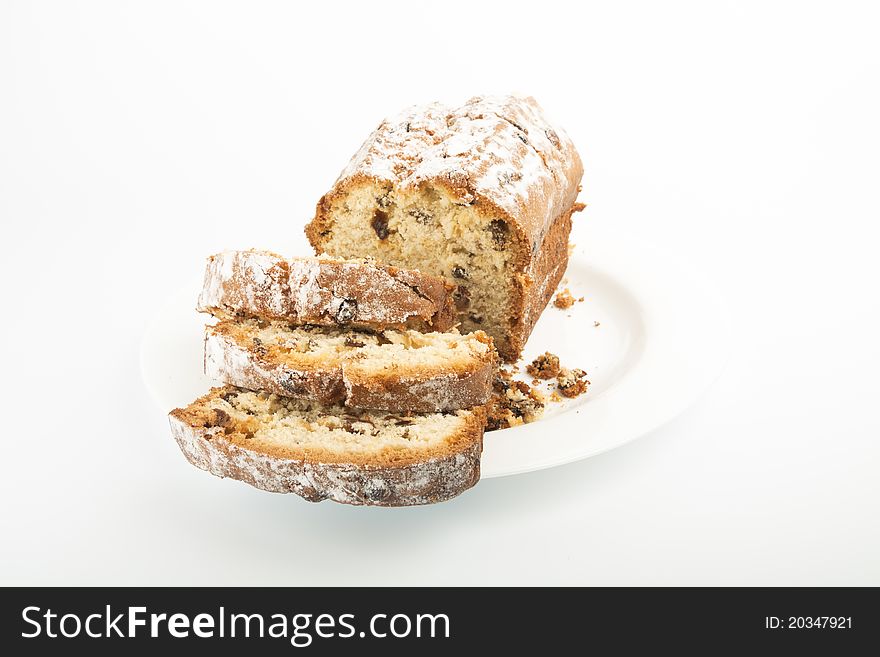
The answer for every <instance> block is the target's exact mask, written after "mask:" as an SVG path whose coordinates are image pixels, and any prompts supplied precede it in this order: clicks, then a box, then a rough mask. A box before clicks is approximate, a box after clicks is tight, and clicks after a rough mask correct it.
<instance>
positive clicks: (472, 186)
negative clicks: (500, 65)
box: [306, 96, 583, 361]
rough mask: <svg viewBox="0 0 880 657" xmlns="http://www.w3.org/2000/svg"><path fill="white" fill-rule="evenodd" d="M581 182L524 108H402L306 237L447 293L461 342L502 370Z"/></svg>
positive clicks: (534, 307)
mask: <svg viewBox="0 0 880 657" xmlns="http://www.w3.org/2000/svg"><path fill="white" fill-rule="evenodd" d="M582 174H583V168H582V165H581V160H580V157H579V156H578V153H577V151H576V150H575V148H574V145H573V144H572V142H571V140H570V139H569V138H568V136H567V135H566V134H565V132H563V131H562V130H561V129H560V128H559V127H557V126H554V125H552V124H551V123H549V122H548V120H547V119H546V118H545V116H544V114H543V112H542V110H541V108H540V107H539V106H538V104H537V102H535V100H534V99H532V98H521V97H514V96H506V97H499V98H493V97H478V98H473V99H471V100H469V101H468V102H467V103H465V104H464V105H462V106H460V107H447V106H444V105H441V104H438V103H435V104H431V105H426V106H420V107H414V108H411V109H408V110H406V111H404V112H403V113H401V114H400V115H398V116H396V117H394V118H391V119H387V120H385V121H383V122H382V124H381V125H380V126H379V127H378V128H377V129H376V131H375V132H373V134H371V135H370V136H369V137H368V138H367V140H366V142H365V143H364V144H363V146H362V147H361V149H360V150H359V151H358V152H357V153H356V154H355V155H354V157H353V158H352V160H351V162H350V163H349V165H348V166H347V167H346V168H345V169H344V170H343V172H342V174H341V175H340V176H339V178H338V179H337V181H336V183H335V184H334V186H333V188H332V189H331V190H330V191H329V192H328V193H327V194H325V195H324V197H323V198H321V200H320V201H319V203H318V205H317V209H316V213H315V217H314V218H313V220H312V221H311V222H310V223H309V224H308V226H307V227H306V235H307V236H308V238H309V241H310V242H311V243H312V246H313V247H314V248H315V250H316V252H318V253H326V254H331V255H334V256H341V257H347V258H351V257H372V258H375V259H376V260H378V261H381V262H384V263H388V264H390V265H394V266H397V267H408V268H413V269H418V270H420V271H422V272H426V273H429V274H435V275H438V276H443V277H444V278H446V279H448V280H449V281H450V282H454V283H455V284H457V285H458V286H459V287H458V290H457V291H456V294H455V296H456V307H457V310H458V314H459V320H460V322H461V330H462V332H469V331H474V330H477V329H482V330H484V331H485V332H486V333H488V334H489V335H490V336H492V338H494V340H495V345H496V347H497V348H498V351H499V352H500V354H501V355H502V357H503V358H504V359H505V360H507V361H513V360H515V359H516V358H517V357H518V356H519V354H520V352H521V350H522V348H523V345H524V344H525V342H526V340H527V339H528V337H529V333H530V332H531V330H532V328H533V327H534V325H535V322H536V321H537V320H538V317H539V315H540V314H541V312H542V311H543V309H544V307H545V306H546V304H547V302H548V301H549V299H550V297H551V296H552V294H553V291H554V289H555V288H556V286H557V284H558V282H559V280H560V279H561V277H562V275H563V273H564V271H565V268H566V265H567V262H568V237H569V232H570V230H571V215H572V213H573V212H574V211H575V210H578V209H580V208H582V207H583V206H582V205H580V204H578V203H577V195H578V191H579V186H580V181H581V176H582Z"/></svg>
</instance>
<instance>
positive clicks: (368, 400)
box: [204, 320, 498, 413]
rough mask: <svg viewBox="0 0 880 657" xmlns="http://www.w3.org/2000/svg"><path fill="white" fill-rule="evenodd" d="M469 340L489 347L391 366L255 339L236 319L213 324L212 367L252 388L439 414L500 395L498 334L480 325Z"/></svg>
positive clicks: (208, 352)
mask: <svg viewBox="0 0 880 657" xmlns="http://www.w3.org/2000/svg"><path fill="white" fill-rule="evenodd" d="M465 340H467V341H470V340H473V341H476V342H480V343H483V344H485V345H487V346H488V349H486V350H485V351H484V352H483V353H478V352H476V351H475V350H473V349H467V348H466V345H462V346H461V347H460V349H462V352H461V355H460V357H457V359H456V360H442V361H439V360H438V361H437V362H435V363H430V362H427V363H426V362H418V363H415V362H410V361H408V360H405V359H401V360H400V361H398V362H395V363H394V364H393V365H394V366H393V367H392V368H388V369H385V368H382V367H379V366H377V365H376V363H375V361H374V360H372V359H371V358H369V357H368V356H367V354H366V353H365V352H363V351H362V350H360V349H358V348H357V347H352V348H347V349H345V350H343V351H340V352H337V353H334V354H325V355H322V356H321V357H319V358H316V357H314V356H313V355H312V354H310V353H300V352H297V351H295V350H291V349H287V348H284V347H281V346H279V345H274V344H271V343H260V344H257V345H255V344H254V341H253V337H252V331H249V330H248V329H247V328H246V327H245V326H244V325H243V324H242V323H240V322H236V321H231V320H228V321H222V322H220V323H218V324H217V325H214V326H206V327H205V358H204V367H205V374H206V375H208V376H209V377H211V378H213V379H216V380H219V381H222V382H224V383H227V384H231V385H235V386H240V387H243V388H248V389H250V390H266V391H269V392H274V393H276V394H278V395H283V396H286V397H294V398H297V399H312V400H315V401H318V402H320V403H322V404H343V405H345V406H349V407H353V408H373V409H385V410H392V411H408V412H420V413H433V412H439V411H451V410H458V409H462V408H470V407H472V406H477V405H480V404H484V403H486V402H487V401H488V400H489V398H490V396H491V394H492V377H493V375H494V372H495V370H496V369H497V365H498V359H497V356H496V352H495V350H494V348H493V345H492V339H491V338H490V337H489V336H487V335H485V334H484V333H482V332H477V333H472V334H470V335H468V336H467V337H466V338H465ZM379 349H380V350H381V347H380V348H379ZM282 352H284V353H282Z"/></svg>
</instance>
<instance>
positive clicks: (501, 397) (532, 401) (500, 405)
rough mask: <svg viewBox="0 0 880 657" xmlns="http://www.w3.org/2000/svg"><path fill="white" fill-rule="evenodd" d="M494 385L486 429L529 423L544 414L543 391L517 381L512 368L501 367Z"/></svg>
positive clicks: (493, 429) (494, 429)
mask: <svg viewBox="0 0 880 657" xmlns="http://www.w3.org/2000/svg"><path fill="white" fill-rule="evenodd" d="M492 387H493V394H492V399H491V400H490V402H489V415H488V419H487V423H486V431H497V430H498V429H507V428H509V427H515V426H519V425H521V424H528V423H530V422H534V421H535V420H537V419H539V418H540V417H541V415H543V413H544V402H545V397H544V395H543V393H541V391H540V390H538V389H537V388H533V387H532V386H530V385H529V384H528V383H526V382H524V381H516V380H515V379H514V378H513V373H512V372H511V371H510V370H507V369H505V368H501V369H500V370H499V371H498V374H497V376H496V377H495V380H494V382H493V384H492Z"/></svg>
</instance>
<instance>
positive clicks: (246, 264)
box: [197, 250, 456, 331]
mask: <svg viewBox="0 0 880 657" xmlns="http://www.w3.org/2000/svg"><path fill="white" fill-rule="evenodd" d="M454 290H455V286H454V285H452V284H450V283H447V282H446V281H444V280H443V279H442V278H439V277H437V276H431V275H427V274H422V273H420V272H418V271H410V270H405V269H400V268H397V267H391V266H387V265H380V264H377V263H375V262H371V261H368V260H342V259H333V258H290V259H285V258H283V257H282V256H280V255H278V254H276V253H272V252H271V251H255V250H249V251H224V252H223V253H218V254H216V255H213V256H211V257H209V258H208V263H207V266H206V268H205V279H204V284H203V287H202V292H201V294H200V296H199V300H198V305H197V309H198V310H199V311H201V312H207V313H211V314H212V315H215V316H217V317H220V318H230V317H243V316H244V317H261V318H265V319H283V320H287V321H290V322H291V323H296V324H315V325H321V326H345V327H352V328H370V329H377V330H383V329H386V328H399V329H400V328H411V329H415V330H419V331H447V330H449V329H450V328H452V326H453V325H454V323H455V321H456V318H455V304H454V300H453V297H452V293H453V291H454Z"/></svg>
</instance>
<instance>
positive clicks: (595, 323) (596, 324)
mask: <svg viewBox="0 0 880 657" xmlns="http://www.w3.org/2000/svg"><path fill="white" fill-rule="evenodd" d="M593 326H601V324H599V322H593Z"/></svg>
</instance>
